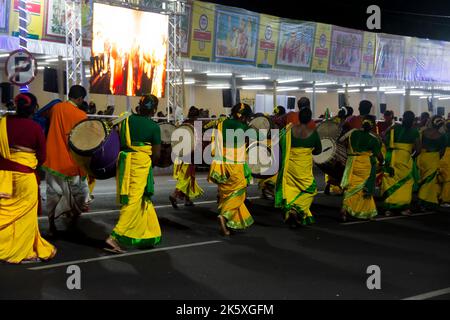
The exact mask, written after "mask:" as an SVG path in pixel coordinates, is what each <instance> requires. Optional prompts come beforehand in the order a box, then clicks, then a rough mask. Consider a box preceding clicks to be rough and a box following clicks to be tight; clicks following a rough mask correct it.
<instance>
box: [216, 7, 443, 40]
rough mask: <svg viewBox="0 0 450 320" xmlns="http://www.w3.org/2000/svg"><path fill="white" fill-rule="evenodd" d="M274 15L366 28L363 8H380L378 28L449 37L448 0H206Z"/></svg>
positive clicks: (408, 33)
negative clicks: (374, 6)
mask: <svg viewBox="0 0 450 320" xmlns="http://www.w3.org/2000/svg"><path fill="white" fill-rule="evenodd" d="M208 2H214V3H218V4H223V5H227V6H234V7H239V8H245V9H248V10H251V11H255V12H259V13H266V14H271V15H274V16H279V17H284V18H291V19H296V20H307V21H315V22H323V23H329V24H334V25H338V26H343V27H348V28H354V29H358V30H365V31H368V29H367V27H366V21H367V18H368V16H369V15H368V14H367V13H366V9H367V7H368V6H369V5H371V4H376V5H378V6H379V7H380V8H381V30H380V31H379V32H384V33H391V34H399V35H405V36H413V37H419V38H428V39H436V40H446V41H450V0H422V1H419V0H409V1H405V0H391V1H377V0H371V1H368V0H335V1H332V0H307V1H305V0H297V1H295V0H271V1H267V0H247V1H245V0H208Z"/></svg>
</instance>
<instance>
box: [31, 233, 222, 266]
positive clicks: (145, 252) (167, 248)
mask: <svg viewBox="0 0 450 320" xmlns="http://www.w3.org/2000/svg"><path fill="white" fill-rule="evenodd" d="M220 242H223V241H220V240H213V241H204V242H195V243H189V244H183V245H179V246H173V247H165V248H156V249H149V250H143V251H139V252H129V253H121V254H114V255H108V256H103V257H97V258H90V259H82V260H74V261H68V262H62V263H54V264H50V265H47V266H42V267H34V268H28V270H33V271H36V270H45V269H52V268H58V267H62V266H69V265H72V264H80V263H88V262H93V261H102V260H110V259H117V258H123V257H129V256H137V255H141V254H147V253H154V252H160V251H170V250H175V249H182V248H191V247H198V246H204V245H208V244H214V243H220Z"/></svg>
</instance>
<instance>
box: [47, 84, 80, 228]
mask: <svg viewBox="0 0 450 320" xmlns="http://www.w3.org/2000/svg"><path fill="white" fill-rule="evenodd" d="M86 94H87V93H86V89H85V88H83V87H82V86H80V85H74V86H72V87H71V88H70V90H69V100H68V101H65V102H60V103H57V104H55V105H54V106H53V107H52V108H51V109H50V110H49V111H48V117H49V121H50V126H49V130H48V135H47V160H46V161H45V163H44V164H43V166H42V168H43V169H44V170H45V171H46V172H47V178H46V180H47V209H48V217H49V225H50V234H52V235H54V234H55V233H56V225H55V218H57V217H58V216H60V215H61V214H69V216H71V217H73V218H75V217H78V216H79V215H80V214H81V212H83V211H87V209H88V201H89V188H88V185H87V181H86V174H85V173H84V172H83V170H82V169H81V168H80V167H79V166H78V165H77V164H76V163H75V161H74V160H73V159H72V156H71V155H70V153H69V147H68V137H69V133H70V131H71V130H72V129H73V127H75V125H76V124H78V123H79V122H80V121H82V120H84V119H86V118H87V116H86V113H85V112H84V111H82V110H81V109H80V107H81V106H82V104H83V101H84V98H85V97H86Z"/></svg>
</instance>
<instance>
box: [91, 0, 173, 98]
mask: <svg viewBox="0 0 450 320" xmlns="http://www.w3.org/2000/svg"><path fill="white" fill-rule="evenodd" d="M93 16H94V21H93V31H92V33H93V36H92V57H91V90H90V91H91V93H100V94H113V95H127V96H139V95H143V94H149V93H151V94H154V95H155V96H157V97H163V96H164V82H165V79H166V63H167V34H168V32H167V27H168V20H167V16H164V15H160V14H156V13H151V12H144V11H137V10H132V9H127V8H120V7H114V6H108V5H104V4H100V3H94V14H93Z"/></svg>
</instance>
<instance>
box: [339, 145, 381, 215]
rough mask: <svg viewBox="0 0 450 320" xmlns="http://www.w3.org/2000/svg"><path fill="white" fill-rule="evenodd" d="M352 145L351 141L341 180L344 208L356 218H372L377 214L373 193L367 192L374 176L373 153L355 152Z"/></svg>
mask: <svg viewBox="0 0 450 320" xmlns="http://www.w3.org/2000/svg"><path fill="white" fill-rule="evenodd" d="M350 140H351V137H350ZM351 145H352V144H351V141H349V153H348V158H347V164H346V166H345V170H344V175H343V177H342V181H341V188H342V189H343V190H344V200H343V203H342V208H343V209H344V210H345V211H346V212H347V213H348V214H350V215H351V216H353V217H355V218H359V219H371V218H373V217H375V216H376V215H377V208H376V206H375V200H374V198H373V195H372V194H369V193H368V192H367V191H368V190H367V184H368V182H369V180H370V179H373V178H374V177H371V174H372V173H373V165H374V164H373V160H372V153H371V152H354V151H353V149H352V146H351ZM374 183H375V182H373V184H374Z"/></svg>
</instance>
